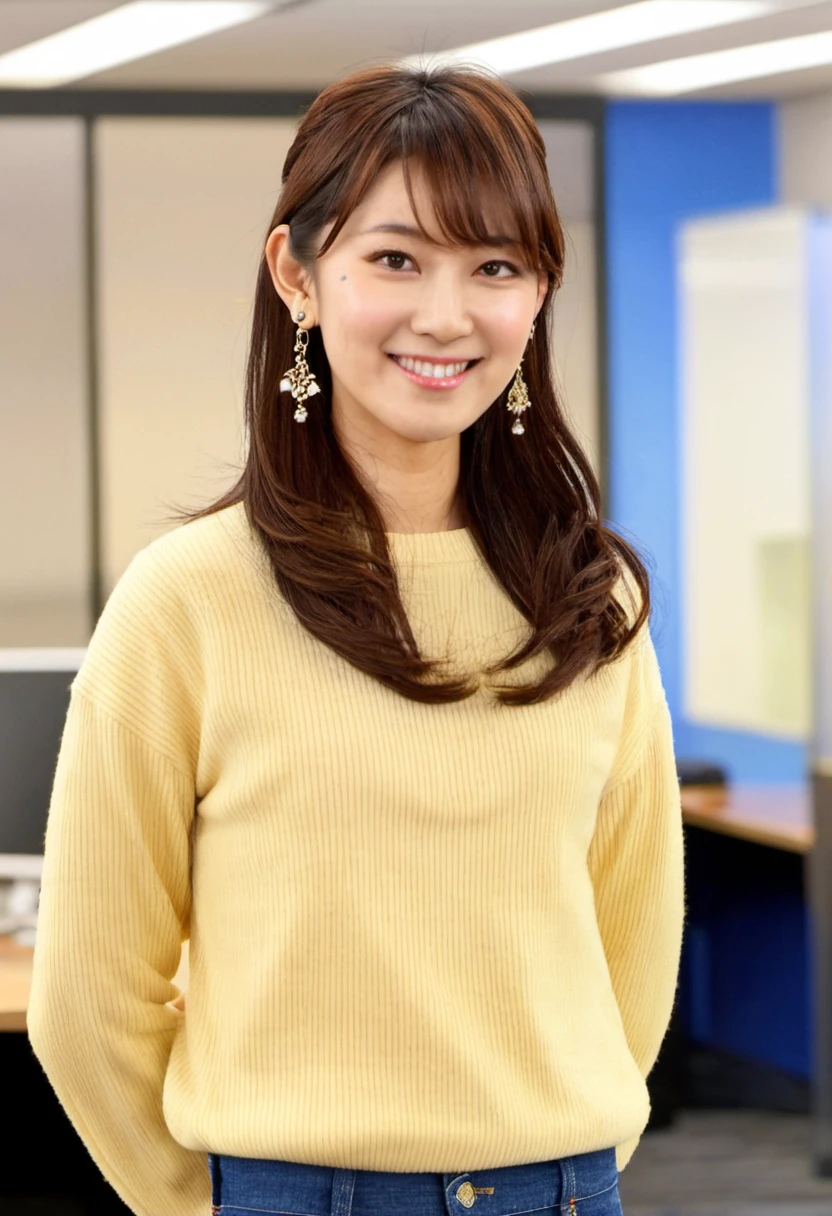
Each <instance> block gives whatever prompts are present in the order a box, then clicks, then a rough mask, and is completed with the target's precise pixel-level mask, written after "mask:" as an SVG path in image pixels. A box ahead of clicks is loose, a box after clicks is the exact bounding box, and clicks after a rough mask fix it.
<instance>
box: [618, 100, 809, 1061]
mask: <svg viewBox="0 0 832 1216" xmlns="http://www.w3.org/2000/svg"><path fill="white" fill-rule="evenodd" d="M605 166H606V199H605V201H606V211H607V249H608V255H607V257H608V261H607V291H608V314H607V322H608V334H609V339H608V340H609V346H608V352H607V353H608V360H609V431H608V434H609V467H610V485H609V495H608V501H609V504H610V506H609V512H610V518H611V521H612V522H613V524H614V526H615V527H616V528H618V529H619V530H621V531H622V533H623V534H624V536H625V537H627V538H628V539H631V540H635V542H636V544H637V546H638V548H639V550H640V552H641V553H642V556H643V557H644V558H645V559H646V560H647V563H648V566H649V567H650V568H651V573H652V574H653V590H654V602H655V607H654V615H653V621H652V629H653V637H654V640H655V643H656V649H657V651H658V655H659V661H660V664H661V668H662V675H663V679H664V684H665V688H666V690H667V695H668V702H669V704H670V708H671V712H672V715H673V725H674V739H675V744H676V751H677V755H679V756H680V757H681V756H684V757H689V758H693V757H702V758H707V759H713V760H715V761H717V762H719V763H722V764H724V765H725V766H726V768H727V770H728V774H729V777H730V778H732V779H734V780H736V781H760V782H766V781H790V780H796V779H799V778H802V777H803V776H804V775H805V766H806V758H807V757H806V748H805V747H804V746H802V745H800V744H795V743H790V742H781V741H778V740H774V739H771V738H770V737H768V736H765V735H759V734H755V733H753V732H748V733H745V732H739V731H728V730H721V729H718V728H715V727H714V728H705V727H700V726H697V725H695V724H693V723H689V722H686V721H685V719H684V715H683V713H682V706H683V703H684V700H683V691H684V690H683V687H682V672H683V666H682V655H683V649H682V648H683V644H684V640H683V638H682V634H681V619H682V612H681V607H682V584H681V576H682V569H683V566H682V552H681V506H682V504H681V470H682V464H681V451H680V420H681V402H680V392H679V388H680V372H679V350H678V308H677V282H676V256H675V254H676V238H677V233H678V230H679V226H680V224H681V223H682V222H684V221H685V220H688V219H691V218H693V217H696V216H702V215H706V214H709V213H710V214H713V213H719V212H726V211H731V210H737V209H740V210H744V209H746V208H750V207H759V206H765V205H767V204H770V203H775V202H777V190H778V170H777V124H776V110H775V107H774V105H772V104H769V103H767V102H763V103H756V102H752V103H730V102H729V103H725V102H681V103H679V102H670V103H667V102H615V103H612V104H610V105H609V106H608V109H607V123H606V153H605ZM739 458H740V454H739V453H738V459H739ZM726 611H730V605H726ZM750 847H751V848H752V849H753V848H754V847H755V846H750ZM763 852H764V853H765V850H764V851H763ZM717 855H718V854H715V856H717ZM694 868H695V869H697V868H696V867H694ZM693 883H694V885H695V887H696V889H695V890H693V889H691V890H690V891H689V895H690V898H691V903H692V905H693V908H694V909H696V910H695V912H694V914H693V915H692V917H691V923H689V925H688V933H687V937H686V943H685V952H684V957H683V969H682V980H681V985H682V987H681V1013H682V1019H683V1022H684V1023H685V1024H686V1028H687V1030H688V1033H689V1034H690V1035H691V1036H692V1037H693V1038H694V1039H696V1040H698V1041H699V1042H702V1043H704V1044H705V1045H706V1046H710V1047H712V1048H716V1049H721V1050H723V1051H727V1052H729V1053H732V1054H734V1055H736V1056H740V1057H743V1058H745V1059H748V1060H754V1061H757V1062H761V1063H765V1064H768V1065H770V1066H773V1067H779V1068H782V1069H786V1070H787V1071H790V1072H793V1073H796V1074H798V1075H803V1076H805V1075H807V1073H808V1071H809V1069H810V1054H811V1052H810V1044H809V1029H808V1011H809V974H808V970H809V969H808V952H807V935H806V924H805V911H804V909H803V906H802V900H801V892H800V890H799V889H795V888H794V887H792V888H791V890H788V889H787V890H785V891H783V890H776V889H775V888H774V887H770V886H769V884H768V881H767V880H766V879H765V878H761V880H760V884H761V885H760V886H758V887H752V888H751V889H749V888H744V889H743V890H735V891H733V892H732V890H731V889H732V888H733V887H734V882H733V881H731V880H730V879H728V880H727V888H728V893H729V894H731V898H728V899H726V900H724V901H723V900H722V899H715V898H714V896H715V894H719V892H720V890H721V891H722V892H723V893H724V892H725V891H726V884H722V883H720V882H719V880H717V879H716V878H715V876H714V875H713V874H712V873H711V872H710V867H709V866H706V867H705V868H704V870H703V869H701V868H698V869H697V874H696V877H695V878H694V879H693ZM711 884H715V885H714V887H713V888H711ZM741 885H742V884H737V886H741ZM784 980H785V983H784V984H783V989H784V990H783V992H782V993H780V990H779V986H780V985H781V983H782V982H783V981H784Z"/></svg>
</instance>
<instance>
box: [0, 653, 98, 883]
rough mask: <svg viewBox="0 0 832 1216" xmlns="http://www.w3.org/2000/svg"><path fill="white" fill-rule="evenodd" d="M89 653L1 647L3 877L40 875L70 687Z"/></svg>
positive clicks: (0, 872) (0, 848) (0, 867)
mask: <svg viewBox="0 0 832 1216" xmlns="http://www.w3.org/2000/svg"><path fill="white" fill-rule="evenodd" d="M85 654H86V651H85V650H84V649H83V648H70V649H65V648H59V647H51V646H50V647H44V648H39V649H30V648H23V647H21V648H15V649H12V650H2V649H0V878H12V879H39V878H40V875H41V872H42V868H43V843H44V834H45V831H46V818H47V814H48V811H49V799H50V796H51V793H52V784H53V782H54V779H55V766H56V764H57V760H58V752H59V749H60V743H61V735H62V733H63V728H64V723H65V721H66V715H67V710H68V709H69V690H70V685H71V683H72V680H73V678H74V676H75V673H76V672H77V671H78V668H79V667H80V665H81V662H82V660H83V658H84V655H85Z"/></svg>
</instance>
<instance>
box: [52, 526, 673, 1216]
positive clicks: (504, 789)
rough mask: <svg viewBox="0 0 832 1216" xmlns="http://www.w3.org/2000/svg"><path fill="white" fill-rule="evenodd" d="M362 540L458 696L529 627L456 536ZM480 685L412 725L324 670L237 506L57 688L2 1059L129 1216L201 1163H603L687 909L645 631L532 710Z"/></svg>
mask: <svg viewBox="0 0 832 1216" xmlns="http://www.w3.org/2000/svg"><path fill="white" fill-rule="evenodd" d="M388 540H389V542H390V544H391V546H392V551H393V555H394V559H395V561H396V564H397V568H398V571H399V577H400V582H401V591H402V596H403V599H404V602H405V606H406V607H407V610H408V614H409V617H410V620H411V623H412V626H413V629H414V633H415V635H416V638H417V641H419V643H420V645H421V647H422V649H423V653H425V654H427V655H428V656H430V657H443V656H446V655H447V656H450V657H451V659H452V663H454V664H455V665H456V666H457V667H458V669H460V670H466V671H478V670H479V669H480V664H485V663H488V662H490V661H492V660H494V659H496V658H497V657H499V656H504V655H506V654H507V653H508V652H509V651H510V650H512V649H513V648H514V646H515V645H516V643H517V642H518V641H519V640H520V638H521V637H523V636H524V635H525V633H526V631H527V625H526V622H525V621H524V620H523V618H522V617H521V616H520V614H519V613H518V612H517V610H516V608H515V607H514V606H513V604H512V603H511V601H510V600H509V599H508V597H507V596H506V595H505V593H504V592H503V590H502V589H501V588H500V586H499V585H498V583H497V582H496V580H495V579H494V577H493V575H492V574H491V572H490V570H489V569H488V567H487V566H486V565H485V563H484V562H483V561H482V560H481V558H480V556H479V553H478V550H477V549H476V546H475V543H474V540H473V537H472V535H471V533H470V532H469V531H468V530H467V529H460V530H456V531H449V532H435V533H391V534H389V536H388ZM550 662H551V660H550V659H549V657H548V656H544V655H540V656H536V658H535V659H533V660H530V661H529V662H527V663H526V665H525V666H523V667H521V668H518V669H516V670H515V671H513V672H503V673H499V674H498V675H497V676H496V677H495V678H494V679H495V681H496V682H502V683H510V682H512V681H516V682H521V681H525V680H526V679H528V678H532V677H534V676H535V675H538V674H540V673H542V672H543V671H545V670H547V669H548V666H549V664H550ZM488 688H489V686H488V683H487V682H483V683H481V685H480V688H479V690H478V692H477V693H476V695H475V696H474V697H473V698H471V699H470V700H467V701H463V702H459V703H457V704H452V705H445V706H442V705H423V704H418V703H416V702H413V701H409V700H407V699H406V698H404V697H401V696H399V695H398V694H396V693H394V692H392V691H391V690H389V689H387V688H385V687H384V686H383V685H381V684H379V683H378V682H377V681H376V680H374V679H372V678H371V677H370V676H368V675H366V674H364V673H363V672H361V671H359V670H357V669H356V668H354V667H353V666H352V665H351V664H349V663H347V662H346V661H345V660H344V659H342V658H341V657H340V656H339V655H337V654H335V653H334V651H332V650H330V649H329V648H328V647H326V646H324V645H323V644H322V643H321V642H319V641H318V640H317V639H316V638H314V637H312V635H311V634H309V632H308V631H307V630H305V629H304V628H303V627H302V626H301V625H300V624H299V623H298V621H297V619H296V618H295V616H294V615H293V613H292V612H291V610H290V609H289V608H288V606H287V605H286V603H285V601H284V600H283V599H282V597H281V596H280V594H279V592H278V590H277V587H276V584H275V583H274V582H273V581H272V578H271V573H270V570H269V567H268V565H267V562H266V558H265V555H264V552H263V550H262V549H261V547H260V545H259V543H258V542H257V539H256V537H255V534H254V533H252V532H251V530H250V529H249V525H248V522H247V519H246V515H245V511H244V508H243V506H242V505H238V506H235V507H231V508H227V509H226V510H224V511H221V512H219V513H217V514H215V515H213V516H209V517H207V518H204V519H201V520H198V521H196V522H193V523H189V524H186V525H183V526H180V527H177V528H175V529H174V530H173V531H171V532H169V533H167V534H166V535H165V536H162V537H160V538H158V539H157V540H155V541H153V542H152V543H151V544H150V545H148V546H147V547H146V548H144V549H143V550H141V551H140V552H139V553H138V554H137V555H136V557H135V558H134V559H133V561H132V562H131V564H130V566H129V567H128V569H127V570H126V571H125V573H124V574H123V575H122V577H121V579H120V580H119V582H118V584H117V585H116V587H115V589H114V591H113V593H112V594H111V596H110V598H109V600H108V602H107V604H106V607H105V609H104V611H103V613H102V614H101V617H100V618H99V621H98V624H97V626H96V629H95V632H94V634H93V637H92V639H91V641H90V645H89V648H88V650H87V653H86V656H85V658H84V662H83V664H82V666H81V669H80V671H79V672H78V674H77V676H76V678H75V679H74V680H73V683H72V694H71V700H70V708H69V712H68V715H67V719H66V724H65V728H64V733H63V738H62V742H61V749H60V755H59V759H58V764H57V770H56V774H55V781H54V788H53V794H52V802H51V806H50V813H49V822H48V827H47V833H46V847H45V853H46V856H45V865H44V874H43V888H42V895H41V910H40V919H39V927H38V936H37V944H36V948H35V962H34V978H33V987H32V994H31V1004H30V1010H29V1035H30V1039H31V1042H32V1045H33V1048H34V1051H35V1053H36V1055H37V1057H38V1059H39V1060H40V1061H41V1063H42V1065H43V1067H44V1069H45V1071H46V1074H47V1076H48V1077H49V1080H50V1081H51V1083H52V1085H53V1086H54V1089H55V1091H56V1092H57V1095H58V1097H59V1099H60V1101H61V1102H62V1104H63V1106H64V1108H65V1109H66V1111H67V1113H68V1115H69V1117H70V1119H71V1120H72V1122H73V1124H74V1125H75V1128H76V1129H77V1131H78V1133H79V1135H80V1136H81V1138H82V1140H83V1141H84V1142H85V1144H86V1145H87V1147H88V1149H89V1151H90V1153H91V1155H92V1156H93V1158H94V1159H95V1161H96V1162H97V1164H98V1166H99V1167H100V1169H101V1171H102V1172H103V1174H104V1175H105V1177H106V1178H107V1179H108V1180H109V1182H110V1183H111V1184H112V1186H113V1187H114V1188H115V1190H116V1191H117V1192H118V1193H119V1195H120V1196H121V1197H122V1199H123V1200H124V1201H125V1202H126V1203H127V1205H128V1206H129V1207H130V1208H131V1209H132V1210H133V1211H134V1212H136V1213H138V1214H139V1216H208V1213H209V1212H210V1205H211V1190H210V1183H209V1175H208V1168H207V1162H206V1153H207V1152H208V1151H209V1150H210V1151H214V1152H218V1153H229V1154H235V1155H238V1156H247V1157H266V1158H280V1159H284V1160H291V1161H298V1162H311V1163H318V1164H322V1165H328V1166H336V1167H342V1168H356V1169H367V1170H390V1171H399V1172H402V1171H431V1172H434V1171H435V1172H446V1171H450V1172H459V1171H460V1170H477V1169H483V1168H486V1167H493V1166H502V1165H511V1164H516V1163H521V1162H530V1161H538V1160H546V1159H551V1158H557V1157H563V1156H567V1155H571V1154H574V1153H581V1152H588V1151H590V1150H593V1149H597V1148H604V1147H609V1146H612V1145H615V1146H617V1159H618V1166H619V1169H623V1168H624V1166H625V1165H626V1163H627V1161H628V1160H629V1158H630V1156H631V1155H632V1153H633V1150H634V1149H635V1147H636V1144H637V1142H638V1140H639V1137H640V1135H641V1133H642V1132H643V1130H644V1127H645V1125H646V1122H647V1119H648V1115H649V1098H648V1093H647V1088H646V1085H645V1077H646V1076H647V1074H648V1072H649V1070H650V1069H651V1067H652V1065H653V1063H654V1062H655V1060H656V1057H657V1055H658V1051H659V1047H660V1044H661V1042H662V1039H663V1037H664V1034H665V1031H666V1029H667V1026H668V1022H669V1019H670V1013H671V1008H672V1004H673V999H674V993H675V989H676V983H677V974H678V965H679V955H680V946H681V936H682V923H683V914H684V881H683V842H682V820H681V807H680V797H679V787H678V782H677V778H676V772H675V764H674V755H673V741H672V728H671V720H670V714H669V710H668V707H667V702H666V699H665V695H664V691H663V687H662V682H661V677H660V672H659V668H658V664H657V660H656V654H655V650H654V647H653V643H652V640H651V637H650V633H649V630H648V629H646V628H645V629H643V630H642V631H641V632H640V634H639V636H638V639H637V642H636V643H634V644H633V645H632V646H631V647H630V648H628V650H627V651H626V652H625V654H624V655H623V656H622V657H621V658H619V659H618V660H617V661H616V662H615V663H613V664H612V665H610V666H609V667H606V668H604V669H603V670H602V671H601V672H600V673H599V674H598V675H597V676H596V677H594V678H593V679H590V680H586V679H584V678H581V679H579V680H578V681H577V682H576V683H574V684H573V685H572V686H571V687H570V688H568V689H567V690H566V691H565V692H564V693H563V694H561V695H560V696H556V697H555V698H553V699H551V700H549V701H547V702H545V703H544V704H542V705H536V706H526V707H523V708H519V709H516V708H508V707H506V708H503V707H500V706H498V705H496V704H495V701H494V698H493V695H492V694H490V693H489V691H488ZM187 939H189V940H190V983H189V986H188V991H187V995H186V997H185V1000H184V1002H180V1005H182V1004H184V1009H183V1008H181V1007H180V1008H174V1007H173V1006H172V1005H171V1004H170V1002H172V1001H173V1000H174V999H176V998H178V996H179V995H180V994H179V991H178V988H177V987H176V986H175V985H174V984H173V983H172V982H171V980H172V977H173V976H174V975H175V974H176V971H177V967H178V964H179V959H180V948H181V943H182V942H183V941H184V940H187Z"/></svg>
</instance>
